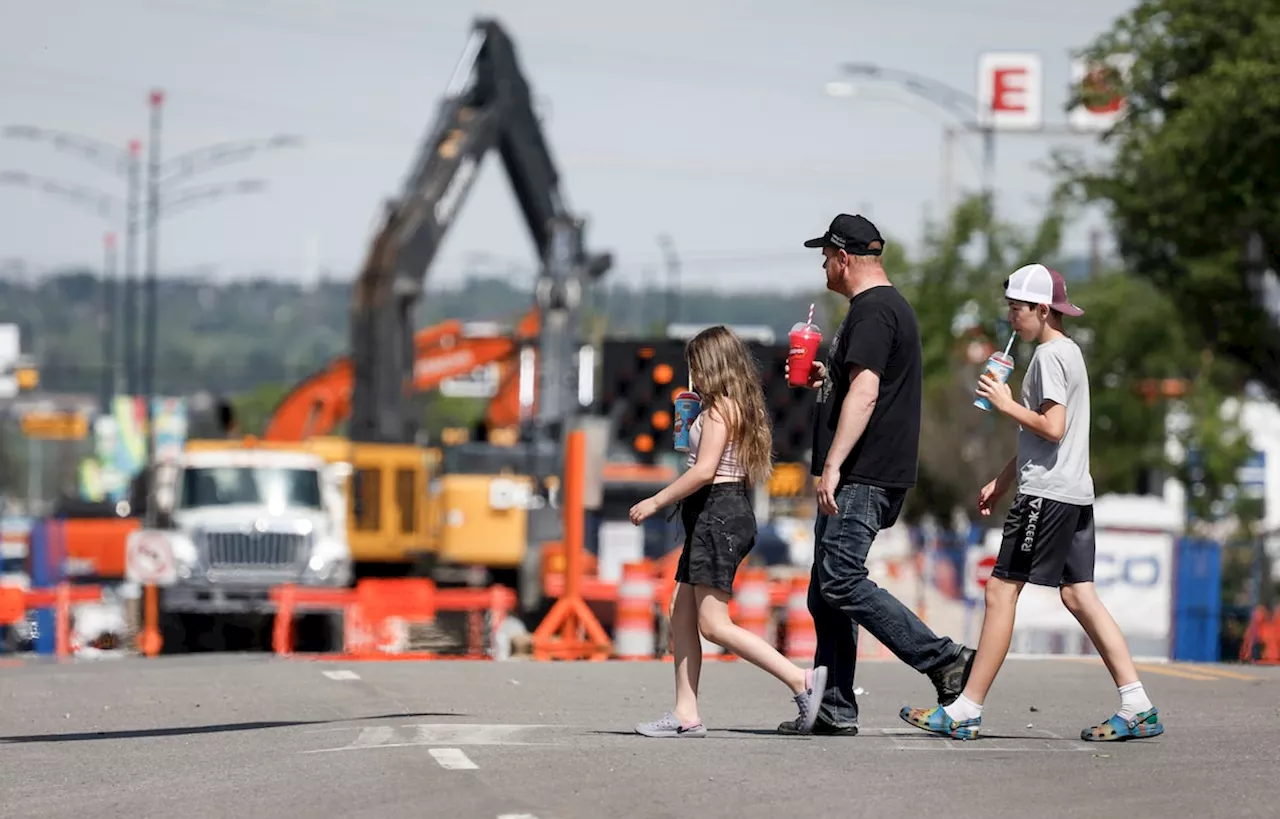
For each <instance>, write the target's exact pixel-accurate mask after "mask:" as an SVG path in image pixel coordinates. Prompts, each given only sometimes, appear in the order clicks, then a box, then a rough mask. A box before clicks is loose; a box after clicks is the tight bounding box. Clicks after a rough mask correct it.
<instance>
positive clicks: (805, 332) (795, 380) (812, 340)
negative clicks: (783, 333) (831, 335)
mask: <svg viewBox="0 0 1280 819" xmlns="http://www.w3.org/2000/svg"><path fill="white" fill-rule="evenodd" d="M790 341H791V351H790V352H789V353H788V354H787V383H788V384H790V385H791V386H793V387H806V386H808V385H809V371H810V370H812V369H813V362H814V361H816V360H817V358H818V347H819V346H820V345H821V344H822V331H821V330H819V329H818V325H816V324H814V323H813V322H811V321H810V322H800V323H799V324H797V325H796V326H795V327H792V328H791V336H790Z"/></svg>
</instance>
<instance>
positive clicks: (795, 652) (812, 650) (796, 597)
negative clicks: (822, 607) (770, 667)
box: [786, 575, 818, 662]
mask: <svg viewBox="0 0 1280 819" xmlns="http://www.w3.org/2000/svg"><path fill="white" fill-rule="evenodd" d="M786 653H787V658H788V659H790V660H793V661H795V662H813V658H814V656H815V655H816V654H817V653H818V632H817V631H816V630H815V629H814V626H813V615H812V614H810V613H809V578H808V577H805V576H803V575H799V576H797V577H794V578H792V580H791V596H790V597H789V598H788V599H787V651H786Z"/></svg>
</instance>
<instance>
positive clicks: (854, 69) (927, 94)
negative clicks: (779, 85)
mask: <svg viewBox="0 0 1280 819" xmlns="http://www.w3.org/2000/svg"><path fill="white" fill-rule="evenodd" d="M840 70H841V72H842V73H844V74H845V75H847V76H850V77H855V78H862V79H871V80H880V81H883V82H888V83H892V84H893V85H897V86H898V87H900V88H903V89H905V90H906V91H908V92H910V93H911V94H914V95H915V96H917V97H920V98H921V99H924V100H927V101H928V102H931V103H933V104H934V105H935V106H936V107H938V108H940V109H942V110H943V111H946V112H947V113H949V114H950V115H951V116H953V117H954V118H956V119H958V120H959V121H960V125H961V127H962V128H963V129H964V130H966V131H976V132H978V133H980V134H981V135H982V183H981V184H982V201H983V209H984V211H985V214H986V218H987V227H986V230H985V231H984V239H985V242H986V261H987V264H988V265H991V264H994V261H995V248H994V243H993V241H992V234H993V231H994V226H995V173H996V138H995V137H996V134H995V128H994V127H993V125H992V123H990V122H989V121H988V122H985V123H984V122H983V121H982V117H981V115H980V114H981V111H980V108H979V104H978V100H977V99H976V98H975V97H973V96H972V95H970V94H967V93H965V92H964V91H961V90H959V89H957V88H952V87H951V86H949V85H947V84H946V83H941V82H938V81H937V80H933V79H930V78H928V77H925V76H922V75H920V74H916V73H914V72H911V71H903V70H901V69H896V68H884V67H882V66H878V65H874V64H871V63H845V64H844V65H842V66H841V67H840ZM829 91H830V89H829ZM946 139H947V143H946V145H947V147H948V149H949V148H950V136H949V132H948V136H947V137H946ZM949 165H950V162H949V161H948V167H949ZM947 187H948V188H949V187H950V185H949V183H948V185H947Z"/></svg>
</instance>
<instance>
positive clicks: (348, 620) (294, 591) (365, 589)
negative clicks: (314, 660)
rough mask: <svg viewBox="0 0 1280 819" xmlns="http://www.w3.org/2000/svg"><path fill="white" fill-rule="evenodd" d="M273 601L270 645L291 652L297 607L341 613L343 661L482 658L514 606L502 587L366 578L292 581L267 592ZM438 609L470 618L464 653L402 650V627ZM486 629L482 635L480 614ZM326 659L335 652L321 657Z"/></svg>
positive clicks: (513, 598) (427, 617) (511, 595)
mask: <svg viewBox="0 0 1280 819" xmlns="http://www.w3.org/2000/svg"><path fill="white" fill-rule="evenodd" d="M270 597H271V600H272V601H273V602H274V603H275V604H276V621H275V628H274V630H273V632H272V648H273V649H274V651H275V652H276V654H279V655H281V656H291V655H292V654H293V619H294V617H295V616H296V615H297V614H298V613H299V612H301V611H316V610H339V611H341V612H342V613H343V638H342V642H343V653H342V654H341V655H338V656H341V657H342V658H343V659H350V660H360V659H381V660H426V659H439V658H442V657H445V656H448V657H449V658H450V659H484V658H487V657H489V656H490V653H489V650H488V649H489V647H490V646H492V645H493V643H494V641H495V639H496V634H497V630H498V628H499V627H500V626H501V625H502V620H503V619H504V618H505V617H506V616H507V614H508V613H509V612H510V611H511V610H512V609H514V608H515V606H516V596H515V592H513V591H512V590H511V589H508V588H506V587H505V586H490V587H488V588H483V589H476V588H456V589H440V588H436V586H435V584H434V583H433V582H432V581H431V580H428V579H426V578H416V577H411V578H368V579H365V580H361V581H360V582H359V583H358V584H357V585H356V587H355V588H354V589H324V588H311V587H307V586H295V585H292V584H289V585H282V586H276V587H275V588H273V589H272V590H271V593H270ZM437 611H461V612H466V613H467V614H468V617H469V634H468V646H467V653H466V654H465V655H463V656H461V657H459V656H456V655H442V654H439V653H436V652H425V651H413V652H411V651H403V650H401V646H402V644H403V643H404V640H405V639H406V637H405V632H404V626H405V625H406V624H407V623H421V622H430V621H432V620H434V619H435V617H436V612H437ZM486 616H487V617H488V618H489V621H490V626H491V628H490V629H489V630H488V632H487V633H486V630H485V628H484V621H485V617H486ZM321 656H325V657H329V656H334V655H321Z"/></svg>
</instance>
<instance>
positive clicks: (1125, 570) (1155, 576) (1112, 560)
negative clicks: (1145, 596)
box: [1093, 552, 1164, 589]
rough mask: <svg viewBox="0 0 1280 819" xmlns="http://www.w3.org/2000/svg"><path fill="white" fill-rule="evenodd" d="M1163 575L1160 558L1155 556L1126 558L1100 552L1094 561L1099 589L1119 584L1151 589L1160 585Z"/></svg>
mask: <svg viewBox="0 0 1280 819" xmlns="http://www.w3.org/2000/svg"><path fill="white" fill-rule="evenodd" d="M1163 575H1164V572H1163V566H1162V565H1161V561H1160V558H1158V557H1156V556H1154V555H1134V556H1132V557H1125V556H1123V555H1115V554H1110V553H1107V552H1100V553H1098V556H1097V558H1096V559H1095V561H1094V569H1093V582H1094V585H1096V586H1097V587H1098V588H1105V587H1107V586H1114V585H1117V584H1118V585H1125V586H1132V587H1134V588H1139V589H1149V588H1152V587H1154V586H1158V585H1160V581H1161V578H1162V577H1163Z"/></svg>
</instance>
